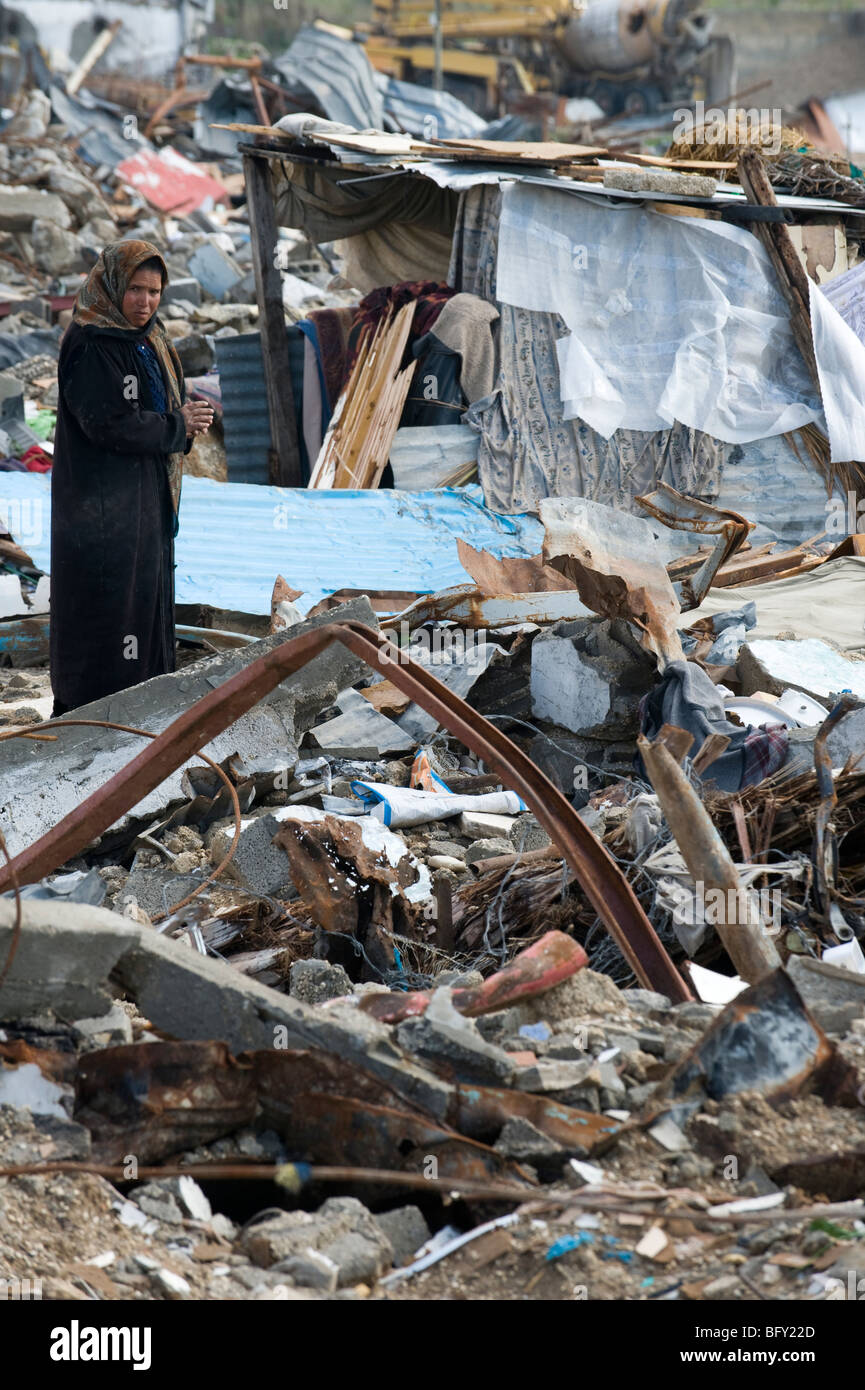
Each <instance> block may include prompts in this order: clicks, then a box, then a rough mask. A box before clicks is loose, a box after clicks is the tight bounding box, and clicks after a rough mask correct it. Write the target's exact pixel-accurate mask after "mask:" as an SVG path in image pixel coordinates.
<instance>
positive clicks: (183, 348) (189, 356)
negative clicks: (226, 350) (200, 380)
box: [174, 333, 216, 376]
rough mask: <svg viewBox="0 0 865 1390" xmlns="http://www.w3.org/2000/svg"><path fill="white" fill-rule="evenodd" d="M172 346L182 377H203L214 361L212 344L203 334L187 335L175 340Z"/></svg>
mask: <svg viewBox="0 0 865 1390" xmlns="http://www.w3.org/2000/svg"><path fill="white" fill-rule="evenodd" d="M174 346H175V348H176V349H177V355H178V357H179V358H180V365H181V367H182V368H183V374H184V376H203V375H204V373H205V372H209V371H210V369H211V367H212V366H213V364H214V362H215V361H216V354H215V353H214V350H213V344H212V343H211V341H210V339H209V338H208V337H207V336H206V335H205V334H203V333H188V334H187V335H186V337H185V338H175V340H174Z"/></svg>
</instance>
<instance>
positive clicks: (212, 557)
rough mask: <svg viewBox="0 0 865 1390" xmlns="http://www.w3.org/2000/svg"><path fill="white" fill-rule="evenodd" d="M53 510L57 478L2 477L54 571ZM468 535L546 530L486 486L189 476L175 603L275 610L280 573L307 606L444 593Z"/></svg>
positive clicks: (506, 545) (7, 506)
mask: <svg viewBox="0 0 865 1390" xmlns="http://www.w3.org/2000/svg"><path fill="white" fill-rule="evenodd" d="M50 508H51V483H50V477H47V476H45V475H40V474H35V473H4V474H3V475H2V477H0V516H2V517H4V518H5V519H6V521H7V524H8V529H9V530H10V532H11V534H12V535H13V536H14V537H15V539H16V540H17V541H18V542H19V544H21V545H23V546H24V548H25V550H27V551H29V553H30V554H31V555H32V557H33V559H34V561H35V562H36V564H37V565H39V566H40V568H42V569H44V570H46V571H47V570H48V568H49V565H50V551H49V541H50ZM69 524H70V525H74V524H75V519H74V518H70V523H69ZM460 537H461V538H462V539H463V540H466V541H468V543H469V545H472V546H474V547H475V549H478V550H481V549H482V550H489V551H490V552H491V553H492V554H493V555H497V556H504V555H520V556H528V555H537V554H538V552H539V551H540V549H541V545H542V542H543V527H542V526H541V524H540V522H539V521H538V520H537V518H536V517H533V516H497V515H496V514H495V513H494V512H490V511H487V509H486V507H484V505H483V498H482V494H481V490H480V488H479V487H477V486H472V487H467V488H443V489H442V490H440V491H437V492H390V491H387V490H380V491H377V492H324V491H322V492H319V491H308V490H307V489H305V488H296V489H295V488H278V487H254V486H250V485H248V484H245V483H217V482H215V481H214V480H213V479H211V478H184V480H183V498H182V501H181V506H180V534H179V536H178V538H177V556H176V558H177V570H176V573H175V581H176V594H177V602H178V603H208V604H211V605H213V607H215V608H231V609H235V610H237V611H239V612H242V613H269V612H270V596H271V593H272V590H273V583H274V580H275V579H276V576H277V575H278V574H281V575H282V576H283V577H284V578H285V579H286V580H287V582H288V583H289V584H290V585H291V586H292V587H293V588H295V589H301V590H302V591H303V593H304V599H303V601H302V602H300V603H299V604H298V607H300V608H301V609H302V610H303V611H304V612H306V611H307V609H309V608H311V607H312V605H313V604H314V603H317V602H318V601H319V599H321V598H324V597H325V595H327V594H332V593H333V592H334V591H335V590H337V589H361V590H364V589H402V590H409V591H413V592H417V593H421V594H429V593H436V592H437V591H438V590H439V589H446V588H450V587H451V586H452V585H454V584H465V583H466V582H467V581H468V576H467V575H466V572H465V570H464V569H463V567H462V565H461V564H460V562H459V559H458V558H457V544H456V543H457V540H458V539H459V538H460Z"/></svg>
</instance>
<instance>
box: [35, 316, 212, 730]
mask: <svg viewBox="0 0 865 1390" xmlns="http://www.w3.org/2000/svg"><path fill="white" fill-rule="evenodd" d="M139 341H141V335H139V334H126V333H124V332H122V331H121V330H112V329H102V328H82V327H80V326H79V325H78V324H77V323H74V322H73V323H71V324H70V325H69V327H68V329H67V330H66V333H65V334H64V337H63V344H62V346H61V349H60V361H59V364H58V382H59V394H60V400H59V405H58V410H57V427H56V430H55V435H54V467H53V470H52V478H51V685H52V688H53V690H54V695H55V712H60V711H61V710H62V709H63V708H67V709H72V708H75V707H76V706H78V705H84V704H88V703H89V702H90V701H91V700H98V699H100V698H101V697H102V696H104V695H111V694H113V693H114V691H116V690H124V689H126V688H127V687H128V686H130V685H136V684H138V682H139V681H145V680H149V679H150V677H151V676H158V675H161V674H162V673H163V672H165V671H173V670H174V542H173V537H174V533H175V518H174V511H173V508H172V505H171V496H170V493H169V489H168V472H167V466H166V465H167V456H168V455H169V454H171V453H182V452H185V451H186V450H187V449H188V448H189V443H190V442H191V441H187V438H186V424H185V422H184V419H183V416H182V415H181V413H180V411H179V410H173V411H169V412H168V413H166V414H159V413H157V412H156V411H155V410H154V409H153V404H154V402H153V399H152V396H151V393H150V389H149V386H148V381H147V373H146V371H145V369H144V364H143V362H142V360H141V354H140V353H137V352H136V350H135V344H136V342H139Z"/></svg>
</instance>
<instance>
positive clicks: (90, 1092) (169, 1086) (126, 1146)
mask: <svg viewBox="0 0 865 1390" xmlns="http://www.w3.org/2000/svg"><path fill="white" fill-rule="evenodd" d="M73 1061H74V1059H73ZM77 1089H78V1105H77V1109H76V1114H75V1118H76V1120H77V1121H78V1122H79V1123H80V1124H83V1125H85V1126H86V1127H87V1128H88V1129H89V1130H90V1131H91V1134H92V1136H93V1156H94V1159H95V1160H96V1161H97V1162H101V1163H116V1162H121V1161H122V1160H123V1158H124V1157H125V1155H126V1154H129V1153H134V1154H135V1155H136V1156H137V1158H138V1160H139V1162H140V1163H151V1162H155V1161H157V1160H158V1159H161V1158H165V1157H167V1156H169V1155H171V1154H175V1153H179V1152H181V1151H183V1150H185V1149H189V1148H193V1147H195V1146H196V1145H197V1144H203V1143H208V1142H211V1141H212V1140H214V1139H218V1138H221V1137H223V1136H225V1135H228V1134H231V1133H233V1132H234V1131H235V1130H237V1129H239V1128H241V1127H242V1126H244V1125H249V1124H251V1123H252V1122H253V1121H254V1120H255V1119H256V1117H259V1118H260V1119H261V1121H262V1122H263V1123H264V1124H265V1125H266V1126H267V1127H268V1128H270V1129H274V1130H276V1132H277V1133H278V1134H280V1136H281V1137H282V1139H283V1141H284V1143H285V1145H286V1147H287V1149H288V1151H289V1154H290V1156H291V1158H292V1159H295V1160H303V1161H305V1162H310V1163H340V1164H344V1163H350V1164H352V1165H359V1166H361V1167H363V1166H367V1167H380V1168H393V1167H395V1166H399V1165H400V1164H404V1165H405V1167H406V1168H407V1169H408V1170H411V1169H413V1168H414V1167H419V1166H421V1164H422V1162H423V1160H424V1158H425V1157H426V1156H427V1155H429V1154H433V1155H434V1156H435V1157H436V1158H437V1160H438V1165H439V1172H440V1174H441V1176H443V1177H455V1178H456V1177H459V1178H475V1179H486V1178H489V1177H490V1176H499V1177H508V1178H512V1179H520V1178H522V1177H523V1176H524V1174H523V1173H522V1170H521V1169H520V1168H519V1167H518V1166H516V1165H514V1164H513V1163H509V1162H507V1161H506V1160H504V1159H503V1158H502V1157H501V1156H500V1155H499V1154H496V1153H494V1152H493V1151H492V1150H491V1149H490V1148H489V1147H488V1146H487V1145H486V1144H484V1143H481V1142H479V1141H478V1140H477V1139H475V1138H469V1137H466V1136H465V1135H462V1134H460V1133H458V1131H457V1129H456V1128H453V1127H451V1126H450V1125H448V1124H442V1123H441V1122H440V1121H438V1120H434V1119H431V1118H430V1117H429V1116H428V1115H426V1114H424V1113H423V1111H422V1110H420V1109H419V1108H418V1107H417V1106H415V1105H413V1104H412V1103H411V1102H409V1101H407V1100H405V1099H404V1098H403V1097H402V1096H400V1095H399V1094H398V1093H397V1092H396V1091H394V1090H392V1089H391V1088H390V1087H388V1086H386V1085H384V1084H383V1083H382V1082H381V1081H380V1080H379V1079H378V1078H377V1077H375V1076H373V1075H372V1073H371V1072H367V1071H364V1069H363V1068H362V1067H358V1066H355V1065H354V1064H353V1063H351V1062H348V1061H346V1060H345V1059H344V1058H342V1057H338V1056H336V1055H335V1054H333V1053H328V1052H322V1051H318V1050H312V1049H311V1050H309V1051H287V1050H279V1049H276V1048H274V1049H268V1050H267V1051H258V1052H249V1053H243V1054H241V1056H239V1057H236V1058H235V1057H232V1056H231V1054H230V1053H229V1052H228V1049H227V1048H226V1046H225V1044H224V1043H216V1042H170V1043H136V1044H132V1045H130V1046H127V1047H114V1048H106V1049H104V1050H102V1051H99V1052H95V1053H90V1054H88V1055H87V1056H86V1057H83V1058H81V1061H80V1063H79V1071H78V1079H77ZM499 1127H500V1126H499Z"/></svg>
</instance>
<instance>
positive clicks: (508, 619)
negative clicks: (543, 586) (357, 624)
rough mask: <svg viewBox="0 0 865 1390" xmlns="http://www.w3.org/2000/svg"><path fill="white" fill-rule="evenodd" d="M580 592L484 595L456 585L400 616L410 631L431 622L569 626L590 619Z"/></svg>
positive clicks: (469, 625)
mask: <svg viewBox="0 0 865 1390" xmlns="http://www.w3.org/2000/svg"><path fill="white" fill-rule="evenodd" d="M591 614H592V610H591V608H587V607H586V605H585V604H584V603H583V601H582V599H581V598H580V596H579V594H578V593H577V590H576V589H574V588H571V587H568V588H567V589H562V590H559V591H556V590H554V589H550V590H549V591H547V590H544V591H542V592H540V593H537V592H530V593H521V594H494V595H490V594H485V593H483V591H482V590H481V589H479V588H478V586H477V585H476V584H457V585H456V586H455V587H454V588H452V589H441V590H440V591H439V592H438V593H437V594H430V595H429V597H428V598H420V599H418V600H417V602H416V603H412V604H410V605H409V607H408V608H405V609H403V611H402V612H401V613H400V614H398V617H399V619H400V620H401V621H404V622H407V623H408V624H409V626H410V627H421V626H422V625H423V623H429V622H453V623H459V624H460V626H461V627H467V628H477V629H481V628H499V627H509V626H510V625H511V624H512V623H537V624H538V625H539V626H542V625H543V624H544V623H560V622H568V621H571V620H573V619H575V618H588V617H591Z"/></svg>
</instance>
